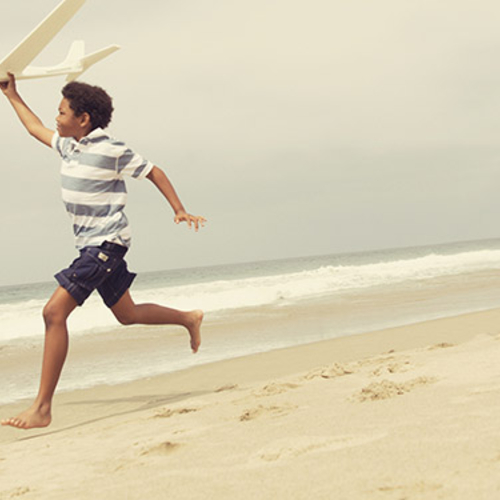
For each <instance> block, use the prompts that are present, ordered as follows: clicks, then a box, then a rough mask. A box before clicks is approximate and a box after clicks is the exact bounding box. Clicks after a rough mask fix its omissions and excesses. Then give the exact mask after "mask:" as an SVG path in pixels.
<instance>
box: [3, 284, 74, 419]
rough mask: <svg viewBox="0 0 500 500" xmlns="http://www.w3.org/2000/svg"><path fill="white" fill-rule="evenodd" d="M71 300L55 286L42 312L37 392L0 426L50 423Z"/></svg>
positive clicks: (71, 305)
mask: <svg viewBox="0 0 500 500" xmlns="http://www.w3.org/2000/svg"><path fill="white" fill-rule="evenodd" d="M76 306H77V303H76V301H75V299H74V298H73V297H72V296H71V295H70V294H69V293H68V292H67V291H66V290H65V289H64V288H62V287H58V288H57V289H56V291H55V292H54V294H53V295H52V297H51V298H50V300H49V301H48V302H47V304H46V306H45V308H44V310H43V318H44V321H45V346H44V352H43V362H42V374H41V379H40V389H39V391H38V396H37V397H36V399H35V402H34V403H33V405H32V406H31V407H30V408H29V409H28V410H26V411H25V412H23V413H21V414H20V415H18V416H17V417H14V418H10V419H8V420H2V425H11V426H13V427H18V428H19V429H31V428H33V427H46V426H47V425H49V424H50V421H51V405H52V397H53V395H54V391H55V389H56V386H57V382H58V380H59V376H60V374H61V370H62V367H63V365H64V360H65V359H66V354H67V352H68V330H67V328H66V319H67V318H68V316H69V315H70V314H71V312H72V311H73V310H74V309H75V307H76Z"/></svg>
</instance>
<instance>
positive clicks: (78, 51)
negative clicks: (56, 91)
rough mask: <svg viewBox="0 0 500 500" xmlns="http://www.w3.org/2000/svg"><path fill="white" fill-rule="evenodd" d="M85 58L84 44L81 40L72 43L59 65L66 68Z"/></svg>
mask: <svg viewBox="0 0 500 500" xmlns="http://www.w3.org/2000/svg"><path fill="white" fill-rule="evenodd" d="M84 56H85V42H84V41H83V40H76V41H74V42H73V43H72V44H71V46H70V48H69V52H68V55H67V56H66V59H65V60H64V61H63V62H62V63H61V66H67V65H70V64H73V63H75V62H78V61H79V60H80V59H83V57H84Z"/></svg>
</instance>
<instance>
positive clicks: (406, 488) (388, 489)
mask: <svg viewBox="0 0 500 500" xmlns="http://www.w3.org/2000/svg"><path fill="white" fill-rule="evenodd" d="M442 487H443V485H442V484H437V483H433V484H430V483H424V482H423V481H419V482H418V483H414V484H405V485H397V486H380V487H379V488H377V491H378V492H381V493H388V494H390V495H391V496H392V495H393V494H397V495H398V496H399V495H404V496H403V497H402V498H409V495H416V494H422V493H429V492H431V491H436V490H440V489H441V488H442Z"/></svg>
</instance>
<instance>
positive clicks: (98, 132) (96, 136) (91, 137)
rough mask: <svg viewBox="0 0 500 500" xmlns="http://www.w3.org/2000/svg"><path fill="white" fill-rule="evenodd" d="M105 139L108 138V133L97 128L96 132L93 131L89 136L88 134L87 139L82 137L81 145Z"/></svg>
mask: <svg viewBox="0 0 500 500" xmlns="http://www.w3.org/2000/svg"><path fill="white" fill-rule="evenodd" d="M103 137H107V134H106V132H104V130H103V129H102V128H96V129H94V130H92V132H90V133H89V134H87V135H86V136H85V137H82V138H81V139H80V141H79V142H80V144H83V145H85V144H88V143H90V142H95V141H96V139H101V138H103Z"/></svg>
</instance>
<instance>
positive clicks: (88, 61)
mask: <svg viewBox="0 0 500 500" xmlns="http://www.w3.org/2000/svg"><path fill="white" fill-rule="evenodd" d="M77 44H78V45H77ZM80 44H81V45H80ZM119 48H120V46H119V45H110V46H109V47H106V48H104V49H101V50H97V51H96V52H92V53H91V54H88V55H86V56H83V53H84V51H85V48H84V45H83V42H81V41H80V42H73V44H72V45H71V48H70V50H69V54H68V58H67V61H68V62H69V58H70V56H73V51H74V52H75V53H77V54H78V55H77V57H76V60H77V61H78V62H79V63H80V65H81V70H79V71H75V72H73V73H69V74H68V77H67V78H66V81H67V82H71V81H73V80H75V79H76V78H78V77H79V76H80V75H81V74H82V73H83V72H84V71H85V70H87V69H88V68H90V66H92V65H94V64H95V63H96V62H99V61H100V60H101V59H104V58H105V57H108V56H109V55H110V54H112V53H113V52H116V51H117V50H118V49H119ZM80 51H81V52H80ZM72 61H74V59H72Z"/></svg>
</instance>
